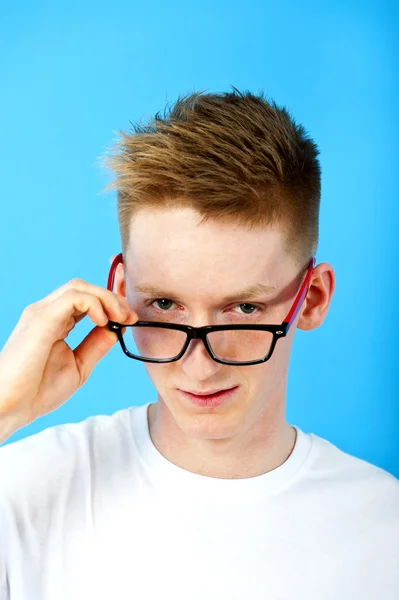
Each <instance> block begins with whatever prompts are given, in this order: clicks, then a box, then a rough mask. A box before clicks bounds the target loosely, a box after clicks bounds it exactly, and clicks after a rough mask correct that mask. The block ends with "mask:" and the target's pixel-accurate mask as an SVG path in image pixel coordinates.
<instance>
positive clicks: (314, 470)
mask: <svg viewBox="0 0 399 600" xmlns="http://www.w3.org/2000/svg"><path fill="white" fill-rule="evenodd" d="M310 436H311V438H312V450H313V451H312V453H311V461H310V464H309V470H308V477H310V478H312V479H313V480H314V485H315V487H316V488H318V489H319V490H322V491H323V493H324V494H327V495H328V494H329V495H331V496H333V497H334V501H336V502H337V503H338V505H339V504H340V503H344V504H345V505H346V506H348V507H350V506H352V507H353V509H354V510H359V509H360V508H361V509H362V510H363V511H364V514H365V515H366V514H372V513H374V514H375V513H377V512H378V513H380V514H381V515H382V514H383V513H385V515H386V516H391V517H392V519H394V520H395V521H396V522H397V524H398V526H399V479H397V478H396V477H395V476H394V475H392V474H391V473H389V472H388V471H386V470H384V469H382V468H381V467H378V466H377V465H374V464H372V463H371V462H368V461H366V460H364V459H361V458H358V457H357V456H354V455H352V454H349V453H348V452H345V451H344V450H341V449H340V448H338V447H337V446H336V445H334V444H333V443H331V442H329V441H328V440H326V439H324V438H321V437H319V436H317V435H315V434H310Z"/></svg>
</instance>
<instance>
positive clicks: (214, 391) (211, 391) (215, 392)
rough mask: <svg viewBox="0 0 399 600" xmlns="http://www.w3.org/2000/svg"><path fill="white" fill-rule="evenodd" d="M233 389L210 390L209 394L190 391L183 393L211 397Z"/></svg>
mask: <svg viewBox="0 0 399 600" xmlns="http://www.w3.org/2000/svg"><path fill="white" fill-rule="evenodd" d="M231 389H233V388H222V389H219V390H210V391H209V392H192V391H190V390H182V392H187V393H188V394H194V396H211V395H212V394H218V393H219V392H226V391H227V390H231Z"/></svg>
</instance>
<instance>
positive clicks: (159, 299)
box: [150, 298, 174, 310]
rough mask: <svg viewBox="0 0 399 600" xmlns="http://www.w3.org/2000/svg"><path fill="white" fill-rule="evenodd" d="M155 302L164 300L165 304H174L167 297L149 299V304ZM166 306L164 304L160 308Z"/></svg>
mask: <svg viewBox="0 0 399 600" xmlns="http://www.w3.org/2000/svg"><path fill="white" fill-rule="evenodd" d="M155 302H159V303H161V302H164V303H165V304H174V302H173V301H172V300H169V299H168V298H156V299H155V300H152V301H151V303H150V304H151V305H152V304H154V303H155ZM167 308H168V307H166V306H165V305H163V306H161V310H164V309H166V310H167Z"/></svg>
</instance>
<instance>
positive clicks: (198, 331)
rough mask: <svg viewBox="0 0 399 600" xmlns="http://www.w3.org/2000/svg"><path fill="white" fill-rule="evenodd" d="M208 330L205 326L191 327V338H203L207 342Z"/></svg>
mask: <svg viewBox="0 0 399 600" xmlns="http://www.w3.org/2000/svg"><path fill="white" fill-rule="evenodd" d="M205 336H206V331H205V330H204V329H203V327H191V331H190V340H202V341H203V342H204V344H205Z"/></svg>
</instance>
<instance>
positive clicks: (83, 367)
mask: <svg viewBox="0 0 399 600" xmlns="http://www.w3.org/2000/svg"><path fill="white" fill-rule="evenodd" d="M125 331H126V328H123V329H122V333H125ZM117 342H118V343H119V340H118V336H117V335H116V333H115V332H114V331H110V330H109V329H108V328H107V327H100V326H96V327H94V329H92V330H91V331H90V333H89V334H88V335H87V336H86V337H85V338H84V340H83V341H82V342H80V344H79V346H77V347H76V348H75V350H74V351H73V353H74V355H75V360H76V364H77V366H78V369H79V371H80V379H81V382H82V383H81V385H83V384H84V383H85V382H86V381H87V379H88V378H89V376H90V374H91V372H92V371H93V369H94V367H95V366H96V364H97V363H98V362H99V361H100V360H101V359H102V358H103V357H104V356H105V355H106V354H107V352H109V350H111V348H112V347H113V346H115V344H116V343H117Z"/></svg>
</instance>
